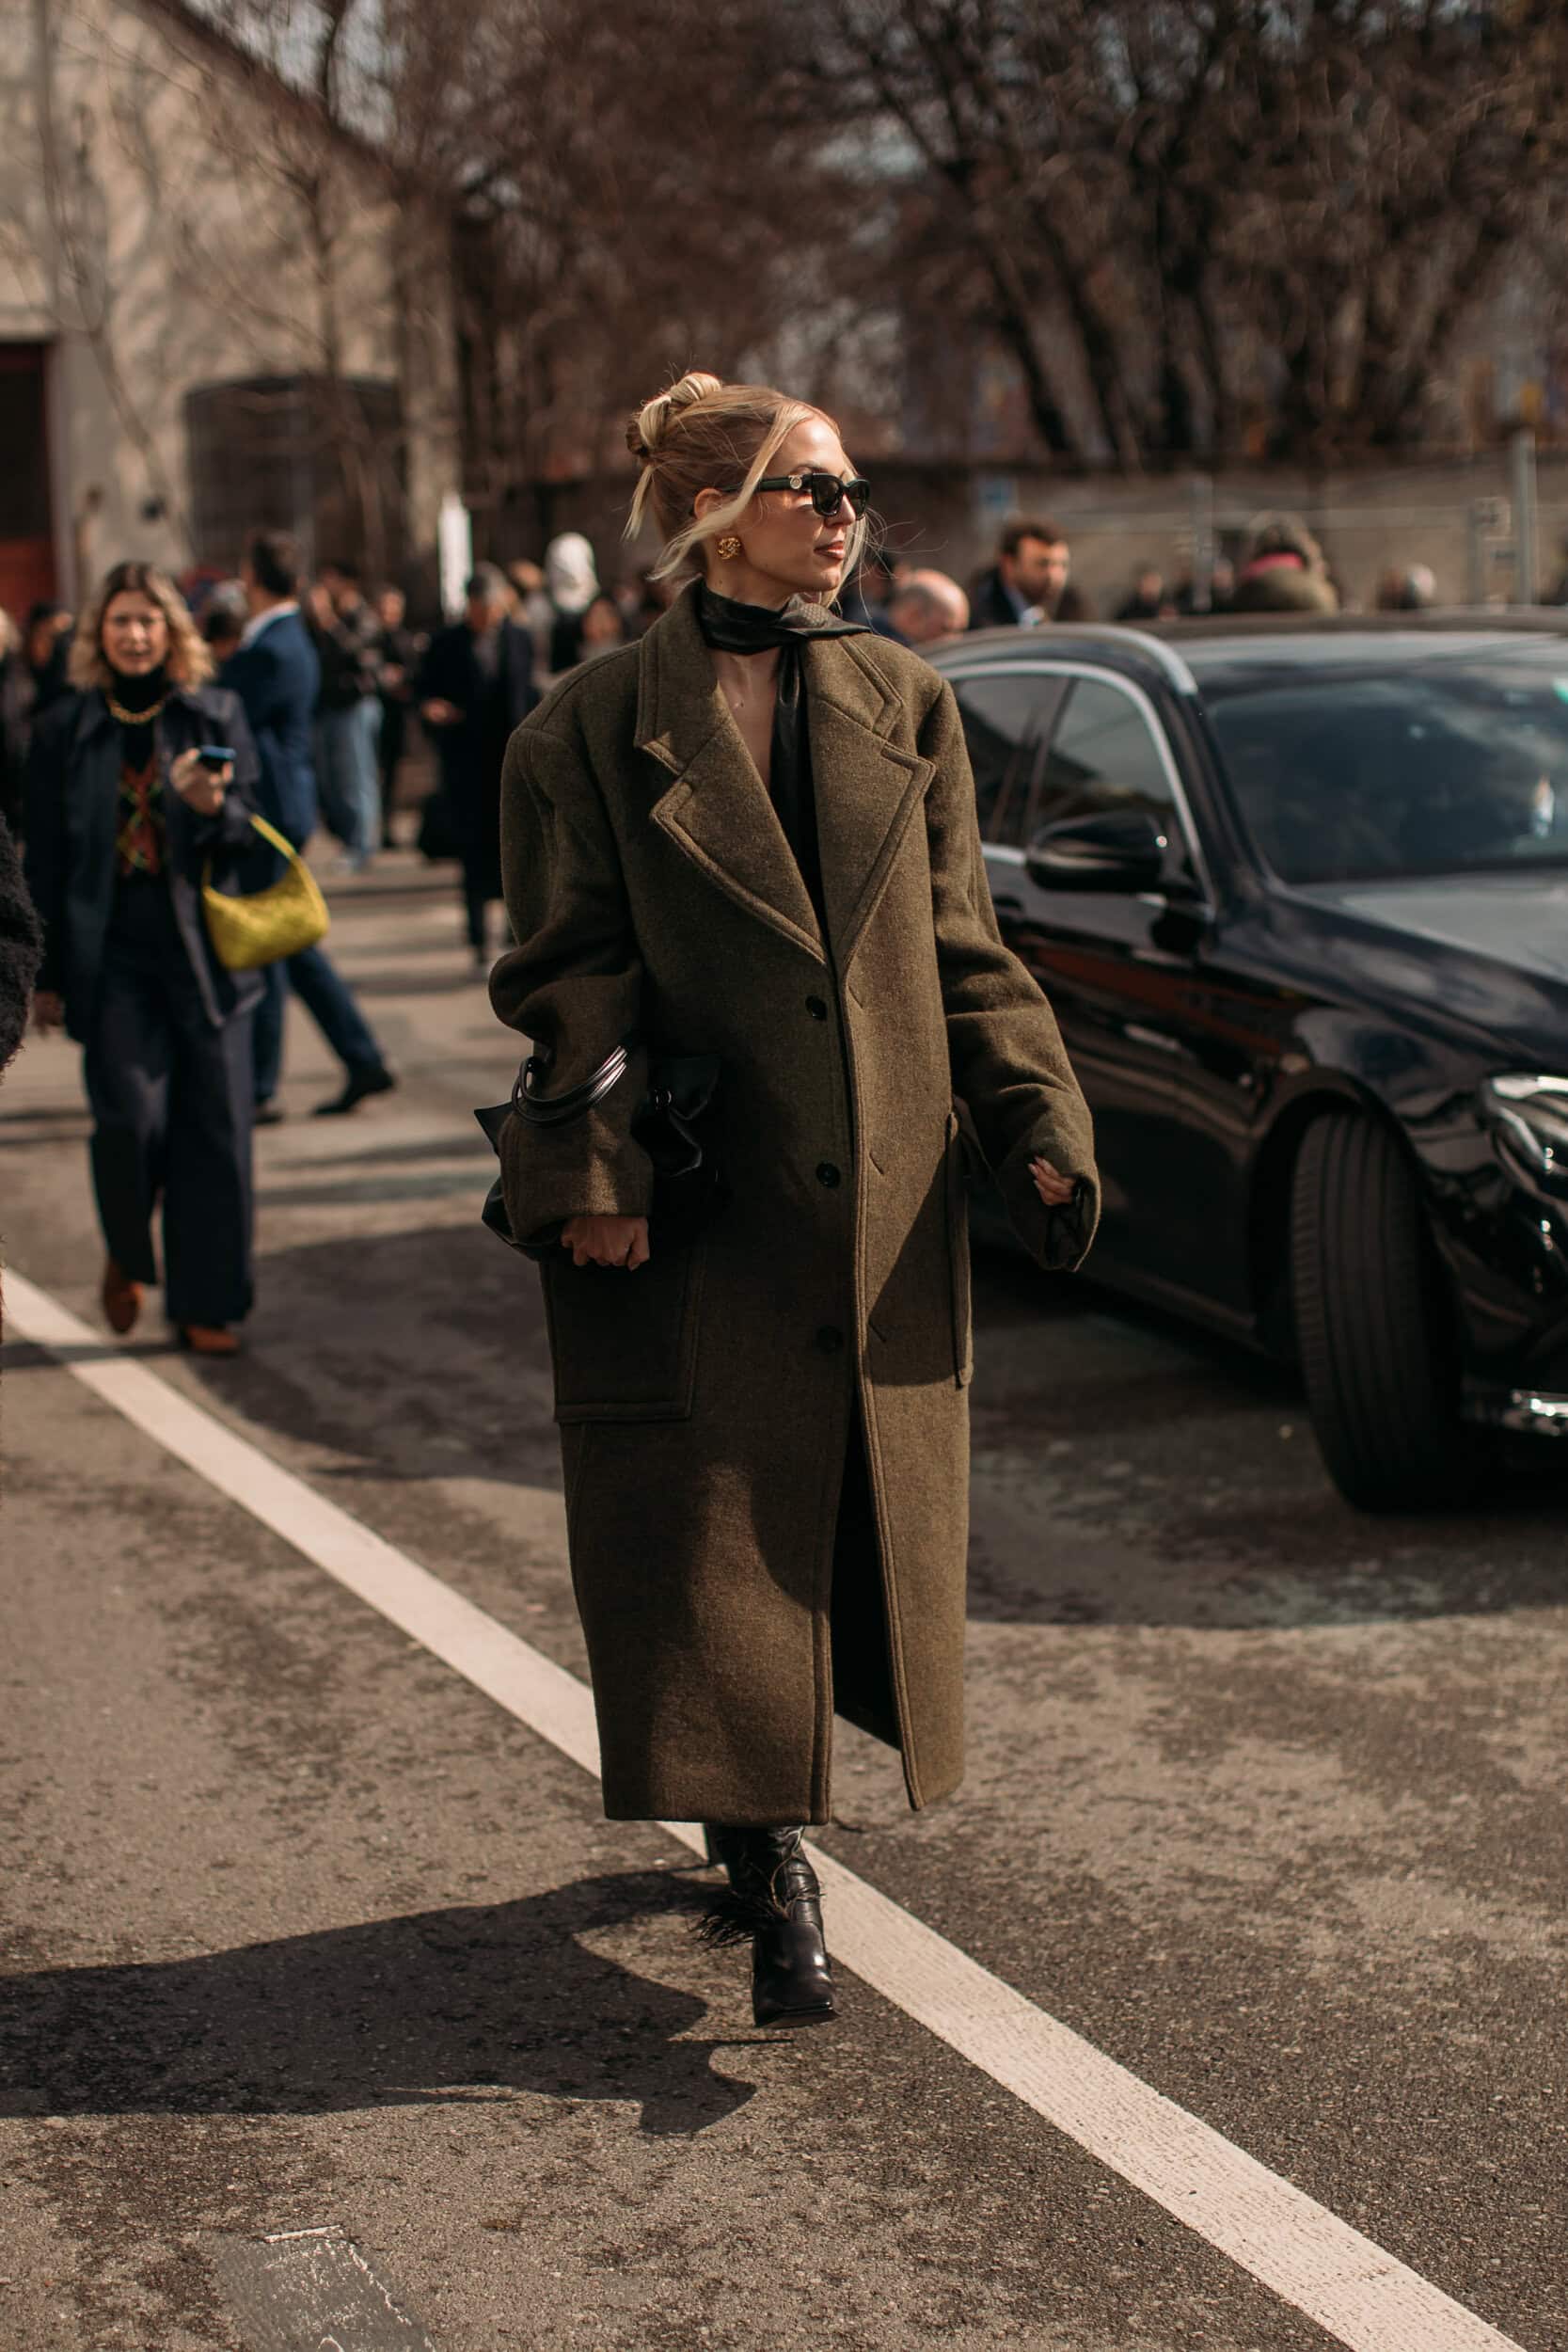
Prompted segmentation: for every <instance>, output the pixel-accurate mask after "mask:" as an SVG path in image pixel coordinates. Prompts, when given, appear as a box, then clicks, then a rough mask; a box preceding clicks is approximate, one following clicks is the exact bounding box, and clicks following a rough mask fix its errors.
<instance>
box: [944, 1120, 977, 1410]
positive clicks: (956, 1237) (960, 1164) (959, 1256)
mask: <svg viewBox="0 0 1568 2352" xmlns="http://www.w3.org/2000/svg"><path fill="white" fill-rule="evenodd" d="M946 1186H947V1257H948V1265H949V1279H950V1284H951V1293H952V1308H953V1376H954V1378H955V1379H956V1381H957V1382H958V1387H959V1388H960V1389H965V1388H967V1387H968V1386H969V1376H970V1374H971V1373H972V1372H973V1371H974V1311H973V1306H972V1301H971V1295H970V1280H969V1197H968V1194H967V1193H966V1191H965V1189H964V1146H963V1136H962V1135H961V1133H960V1132H959V1128H958V1114H957V1112H955V1111H949V1112H948V1114H947V1154H946Z"/></svg>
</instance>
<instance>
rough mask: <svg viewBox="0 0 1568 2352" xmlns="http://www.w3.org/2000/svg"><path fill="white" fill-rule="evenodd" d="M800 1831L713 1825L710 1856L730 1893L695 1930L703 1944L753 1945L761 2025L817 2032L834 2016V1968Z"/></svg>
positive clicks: (755, 1996)
mask: <svg viewBox="0 0 1568 2352" xmlns="http://www.w3.org/2000/svg"><path fill="white" fill-rule="evenodd" d="M804 1835H805V1833H804V1831H803V1830H800V1829H799V1828H788V1829H736V1828H727V1827H721V1826H718V1825H715V1826H713V1827H710V1828H709V1830H708V1833H707V1845H708V1856H709V1859H710V1860H711V1861H714V1862H717V1863H719V1864H720V1865H721V1867H722V1869H723V1871H724V1874H725V1876H726V1877H727V1878H728V1880H729V1891H728V1893H727V1894H724V1895H721V1896H720V1898H719V1899H718V1900H717V1901H716V1902H715V1903H714V1904H712V1905H711V1907H710V1908H709V1910H708V1911H707V1912H706V1914H705V1916H704V1917H703V1919H702V1920H701V1921H700V1922H699V1924H698V1930H697V1931H698V1933H699V1935H701V1936H702V1938H703V1940H704V1942H705V1943H708V1944H715V1945H729V1944H740V1943H744V1942H745V1941H746V1940H747V1939H748V1938H750V1940H751V1946H752V2015H753V2016H754V2018H755V2019H756V2022H757V2024H758V2025H759V2026H816V2025H821V2024H822V2023H824V2022H825V2021H826V2020H827V2019H828V2018H830V2017H832V2015H833V2013H834V2008H835V2004H834V1999H833V1978H832V1966H831V1964H830V1963H829V1960H828V1947H827V1945H826V1943H825V1942H824V1940H823V1934H822V1890H821V1888H820V1886H819V1885H818V1884H817V1883H816V1871H815V1870H814V1869H813V1868H812V1867H811V1864H810V1863H809V1862H808V1861H807V1860H806V1857H805V1854H804V1852H803V1851H802V1849H801V1839H802V1838H803V1836H804Z"/></svg>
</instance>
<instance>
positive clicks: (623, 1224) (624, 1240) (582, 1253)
mask: <svg viewBox="0 0 1568 2352" xmlns="http://www.w3.org/2000/svg"><path fill="white" fill-rule="evenodd" d="M561 1247H562V1249H569V1250H570V1251H571V1253H572V1263H573V1264H574V1265H619V1266H625V1267H626V1271H627V1273H628V1274H631V1273H635V1272H636V1270H637V1268H638V1267H639V1266H640V1265H646V1264H647V1263H648V1258H649V1254H650V1253H649V1249H648V1220H647V1218H646V1217H645V1216H572V1217H568V1218H567V1220H566V1223H565V1225H564V1226H563V1227H562V1234H561Z"/></svg>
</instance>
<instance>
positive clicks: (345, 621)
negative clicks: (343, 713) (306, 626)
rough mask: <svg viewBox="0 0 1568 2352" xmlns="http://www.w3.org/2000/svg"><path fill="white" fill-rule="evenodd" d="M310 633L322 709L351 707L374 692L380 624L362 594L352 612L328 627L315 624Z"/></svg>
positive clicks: (378, 667)
mask: <svg viewBox="0 0 1568 2352" xmlns="http://www.w3.org/2000/svg"><path fill="white" fill-rule="evenodd" d="M310 634H311V636H312V638H313V639H314V641H315V647H316V657H317V660H319V661H320V663H321V703H320V707H321V708H322V709H323V710H352V709H353V708H354V707H355V705H356V703H359V702H363V701H364V699H365V697H366V695H367V694H373V693H375V692H376V691H377V689H378V686H379V684H380V679H381V623H380V621H379V619H378V618H377V616H376V614H375V612H374V611H373V610H372V607H371V606H370V605H369V604H367V603H366V602H365V600H364V598H363V597H361V598H360V600H359V602H358V603H357V604H356V605H355V606H354V607H353V608H352V610H351V611H349V612H343V613H340V614H339V616H338V617H337V619H336V620H335V621H334V622H333V623H332V626H331V628H321V627H320V626H319V624H318V625H315V626H313V627H312V628H311V631H310Z"/></svg>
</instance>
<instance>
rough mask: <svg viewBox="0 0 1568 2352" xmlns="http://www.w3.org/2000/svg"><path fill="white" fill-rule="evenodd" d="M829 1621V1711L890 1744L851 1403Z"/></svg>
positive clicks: (861, 1443) (873, 1535)
mask: <svg viewBox="0 0 1568 2352" xmlns="http://www.w3.org/2000/svg"><path fill="white" fill-rule="evenodd" d="M832 1655H833V1712H834V1714H835V1715H842V1716H843V1717H844V1718H845V1720H846V1721H847V1723H851V1724H857V1725H858V1726H859V1728H860V1729H861V1730H862V1731H868V1732H870V1734H871V1736H872V1738H873V1739H875V1740H883V1741H885V1743H886V1744H887V1746H889V1747H890V1748H895V1747H896V1746H897V1745H898V1705H897V1701H896V1699H895V1696H894V1691H893V1669H892V1666H891V1665H890V1663H889V1660H888V1632H887V1610H886V1607H885V1605H884V1602H883V1598H882V1568H881V1551H880V1548H879V1544H878V1541H877V1515H876V1511H875V1508H874V1506H873V1503H872V1500H871V1477H870V1472H869V1470H867V1467H866V1460H865V1437H864V1433H863V1429H862V1426H861V1417H860V1412H859V1409H858V1408H857V1409H856V1410H855V1411H853V1412H852V1413H851V1415H850V1420H849V1441H848V1446H847V1450H846V1453H845V1457H844V1484H843V1486H842V1487H841V1488H840V1490H839V1502H838V1525H837V1527H836V1529H835V1530H834V1534H833V1593H832Z"/></svg>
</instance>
